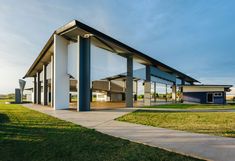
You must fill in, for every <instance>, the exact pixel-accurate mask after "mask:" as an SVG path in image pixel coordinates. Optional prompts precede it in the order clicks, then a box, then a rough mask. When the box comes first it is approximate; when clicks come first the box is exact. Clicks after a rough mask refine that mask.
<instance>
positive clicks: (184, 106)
mask: <svg viewBox="0 0 235 161" xmlns="http://www.w3.org/2000/svg"><path fill="white" fill-rule="evenodd" d="M144 108H172V109H235V105H213V104H180V103H179V104H164V105H156V106H144Z"/></svg>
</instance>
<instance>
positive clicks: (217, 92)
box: [182, 84, 232, 104]
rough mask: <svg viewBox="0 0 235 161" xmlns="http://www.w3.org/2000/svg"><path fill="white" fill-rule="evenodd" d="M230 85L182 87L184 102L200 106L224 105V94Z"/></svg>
mask: <svg viewBox="0 0 235 161" xmlns="http://www.w3.org/2000/svg"><path fill="white" fill-rule="evenodd" d="M231 87H232V86H231V85H202V84H201V85H183V86H182V88H183V100H184V101H185V102H193V103H202V104H226V92H229V91H230V88H231Z"/></svg>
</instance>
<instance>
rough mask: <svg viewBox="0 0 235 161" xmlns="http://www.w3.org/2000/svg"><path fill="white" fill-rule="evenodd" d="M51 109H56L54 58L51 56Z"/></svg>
mask: <svg viewBox="0 0 235 161" xmlns="http://www.w3.org/2000/svg"><path fill="white" fill-rule="evenodd" d="M51 107H54V56H53V55H51Z"/></svg>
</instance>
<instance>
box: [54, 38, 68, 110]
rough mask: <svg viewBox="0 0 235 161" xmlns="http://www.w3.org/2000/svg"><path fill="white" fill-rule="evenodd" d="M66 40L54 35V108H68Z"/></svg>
mask: <svg viewBox="0 0 235 161" xmlns="http://www.w3.org/2000/svg"><path fill="white" fill-rule="evenodd" d="M67 64H68V41H67V40H66V39H64V38H63V37H61V36H58V35H56V34H55V35H54V78H53V82H54V89H53V90H54V93H53V96H54V100H53V102H54V104H53V106H54V109H55V110H58V109H68V108H69V75H68V74H67Z"/></svg>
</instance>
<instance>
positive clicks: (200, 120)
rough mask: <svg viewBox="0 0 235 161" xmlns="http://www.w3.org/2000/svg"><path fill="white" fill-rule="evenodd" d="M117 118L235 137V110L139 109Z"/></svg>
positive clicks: (149, 124)
mask: <svg viewBox="0 0 235 161" xmlns="http://www.w3.org/2000/svg"><path fill="white" fill-rule="evenodd" d="M117 120H119V121H126V122H131V123H137V124H143V125H148V126H154V127H162V128H169V129H176V130H182V131H188V132H195V133H204V134H210V135H218V136H226V137H235V113H234V112H160V111H147V110H138V111H135V112H133V113H130V114H127V115H124V116H122V117H120V118H118V119H117Z"/></svg>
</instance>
